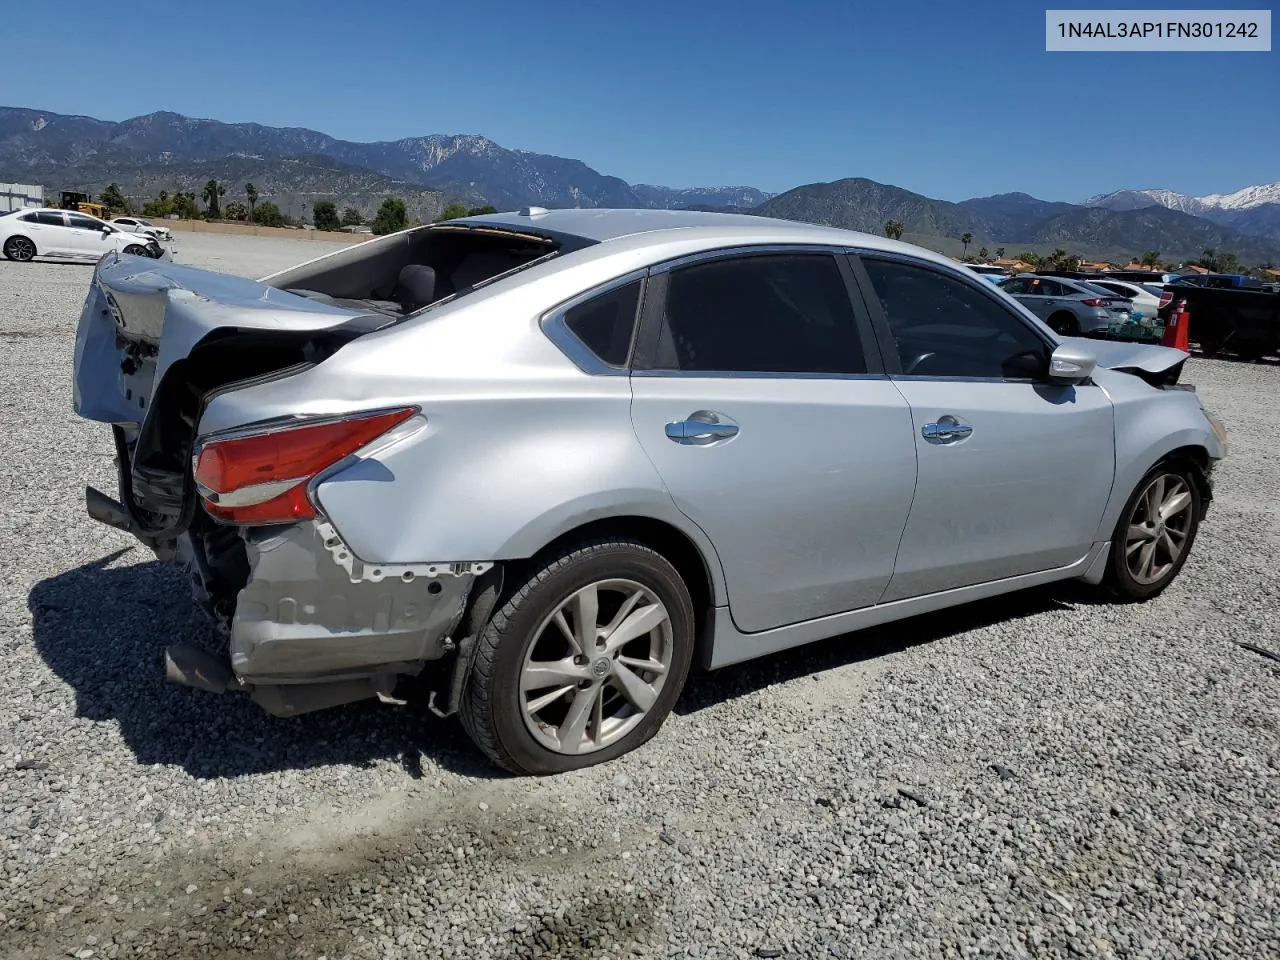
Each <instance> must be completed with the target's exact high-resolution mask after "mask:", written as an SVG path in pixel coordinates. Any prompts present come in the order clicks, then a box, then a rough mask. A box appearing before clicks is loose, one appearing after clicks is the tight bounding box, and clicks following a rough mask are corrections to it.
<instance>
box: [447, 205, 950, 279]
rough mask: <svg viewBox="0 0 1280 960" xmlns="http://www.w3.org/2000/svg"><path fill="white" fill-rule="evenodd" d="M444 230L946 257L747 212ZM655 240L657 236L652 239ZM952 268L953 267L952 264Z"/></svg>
mask: <svg viewBox="0 0 1280 960" xmlns="http://www.w3.org/2000/svg"><path fill="white" fill-rule="evenodd" d="M446 223H447V224H448V225H458V224H469V225H474V226H492V227H502V228H505V229H508V230H520V231H524V232H530V233H537V232H539V231H546V232H548V233H559V234H568V235H571V236H576V237H580V238H582V239H584V240H589V241H592V242H595V243H608V242H609V241H612V240H620V239H622V238H624V237H635V236H637V235H638V234H658V233H670V234H671V235H672V236H671V239H676V232H677V231H679V236H680V237H681V238H688V239H693V238H694V236H693V235H696V234H698V233H700V232H705V233H706V234H707V235H709V236H710V235H723V234H724V233H725V232H726V231H728V232H732V233H733V234H734V236H735V238H737V241H738V242H742V243H771V242H772V243H813V244H831V245H837V246H846V247H848V246H856V247H861V248H863V249H871V250H884V251H889V252H900V253H911V254H913V255H916V256H923V257H927V258H928V259H933V260H938V261H939V262H943V263H950V261H948V260H947V258H946V257H943V256H942V255H941V254H937V253H934V252H933V251H931V250H925V249H923V248H921V247H917V246H914V245H912V244H908V243H902V242H900V241H897V240H890V239H888V238H887V237H879V236H876V235H875V234H870V233H859V232H857V231H855V230H842V229H839V228H836V227H826V226H821V225H818V224H813V223H801V222H800V221H797V220H776V219H774V218H772V217H757V216H753V215H751V214H745V213H715V212H711V211H701V210H623V209H587V210H583V209H574V210H544V209H543V208H540V207H533V208H525V209H524V210H521V211H518V212H512V213H491V214H483V215H480V216H475V217H461V218H459V219H457V220H449V221H446ZM652 239H654V240H655V241H656V240H658V239H659V238H658V237H654V238H652ZM952 265H954V264H952Z"/></svg>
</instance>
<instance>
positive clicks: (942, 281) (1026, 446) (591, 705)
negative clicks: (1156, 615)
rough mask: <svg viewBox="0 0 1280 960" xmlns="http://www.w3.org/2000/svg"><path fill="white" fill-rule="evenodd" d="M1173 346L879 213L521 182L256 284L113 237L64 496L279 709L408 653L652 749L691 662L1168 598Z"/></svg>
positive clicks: (1178, 405) (1197, 430)
mask: <svg viewBox="0 0 1280 960" xmlns="http://www.w3.org/2000/svg"><path fill="white" fill-rule="evenodd" d="M1186 359H1187V355H1186V354H1185V353H1182V352H1180V351H1177V350H1172V349H1167V348H1163V347H1153V346H1137V345H1133V344H1122V343H1107V342H1091V341H1085V340H1077V339H1069V338H1063V337H1061V336H1059V335H1057V334H1055V333H1054V332H1053V331H1052V330H1050V329H1049V328H1048V327H1047V326H1046V325H1045V324H1044V323H1042V322H1041V321H1040V320H1038V319H1037V318H1036V317H1035V316H1034V315H1032V314H1031V313H1030V312H1028V311H1027V310H1026V309H1025V308H1023V307H1022V306H1020V305H1019V304H1018V303H1017V302H1016V301H1015V300H1014V299H1012V298H1010V297H1009V296H1007V295H1006V294H1004V293H1002V292H1001V291H999V290H998V289H996V288H995V286H994V285H993V284H991V283H989V282H987V281H986V280H984V279H982V278H981V277H978V276H976V275H975V274H974V273H973V272H972V271H969V270H966V269H964V268H963V267H960V266H957V265H955V264H953V263H952V262H950V261H948V260H947V259H946V258H944V257H941V256H938V255H936V254H933V253H930V252H928V251H926V250H923V249H920V248H918V247H914V246H910V245H908V244H904V243H898V242H895V241H892V240H886V239H885V238H882V237H874V236H869V235H865V234H858V233H850V232H846V231H841V230H835V229H829V228H824V227H817V226H809V225H805V224H800V223H791V222H781V221H773V220H767V219H763V218H758V217H751V216H730V215H717V214H706V213H694V212H670V211H652V210H649V211H608V210H563V211H550V212H548V211H546V210H541V209H538V208H533V209H527V210H524V211H521V212H519V213H508V214H495V215H491V216H482V217H472V218H468V219H463V220H455V221H449V222H447V223H442V224H435V225H429V226H424V227H417V228H413V229H411V230H407V231H405V232H403V233H399V234H395V235H392V236H388V237H382V238H378V239H375V240H372V241H368V242H366V243H362V244H359V245H356V246H353V247H350V248H347V249H344V250H342V251H339V252H337V253H334V254H330V255H328V256H324V257H321V258H320V259H317V260H314V261H312V262H310V263H306V264H303V265H301V266H299V267H295V268H292V269H290V270H286V271H284V272H283V273H280V274H276V275H273V276H271V277H267V278H265V279H264V280H262V281H250V280H242V279H237V278H233V277H229V276H223V275H219V274H211V273H207V272H204V271H199V270H195V269H192V268H188V267H181V266H175V265H171V264H160V265H157V264H156V263H154V262H146V263H143V262H141V261H138V260H135V259H132V258H115V257H113V256H108V257H106V258H104V260H103V262H102V263H100V264H99V266H98V268H97V270H96V271H95V275H94V279H93V284H92V290H91V292H90V296H89V298H88V301H87V303H86V305H85V309H84V313H83V316H82V318H81V321H80V326H79V331H78V335H77V341H76V356H75V408H76V410H77V411H78V413H79V414H80V415H81V416H82V417H85V418H87V419H89V420H95V421H100V422H102V423H104V424H110V425H111V429H112V432H113V435H114V442H115V445H116V450H117V454H118V463H119V471H120V477H119V480H120V482H119V486H118V490H117V491H116V492H115V495H114V496H111V495H108V494H105V493H101V492H99V491H97V490H93V489H89V491H88V509H89V513H90V514H91V515H92V516H93V517H95V518H96V519H98V520H100V521H103V522H105V523H108V524H111V525H113V526H115V527H118V528H120V529H123V530H127V531H129V532H131V533H132V534H133V535H134V536H136V537H137V538H138V539H139V540H140V541H142V542H143V543H144V544H146V545H147V546H149V547H150V548H152V549H153V550H155V552H156V553H157V554H158V555H159V556H161V557H168V558H174V559H176V560H178V561H180V562H182V563H184V564H185V565H186V567H187V570H188V571H189V573H190V576H191V579H192V581H193V583H194V584H195V587H196V595H197V598H198V599H199V601H200V602H201V603H202V604H203V605H204V606H205V607H206V609H207V610H208V611H209V612H210V613H211V615H212V616H213V617H214V618H215V620H216V622H217V623H218V624H220V625H221V627H222V628H223V629H224V631H225V636H226V650H225V652H224V653H222V654H220V655H217V656H213V655H211V654H209V653H206V652H202V651H200V650H197V649H195V648H194V647H191V646H187V645H183V644H178V645H175V646H173V647H171V648H170V649H169V651H168V654H167V670H168V674H169V676H170V677H171V678H172V679H174V680H175V681H178V682H180V683H184V684H187V685H189V686H193V687H200V688H202V689H205V690H210V691H216V692H223V691H233V690H234V691H241V692H243V693H246V694H248V695H249V696H251V697H252V698H253V699H254V700H256V701H257V702H258V703H259V704H261V705H262V706H263V707H265V708H266V709H268V710H270V711H272V712H273V713H276V714H280V715H291V714H296V713H301V712H304V711H307V710H314V709H318V708H322V707H327V706H333V705H336V704H340V703H345V702H349V701H352V700H357V699H360V698H364V697H375V696H376V697H380V698H382V699H383V700H386V701H392V702H394V701H398V700H399V699H401V694H402V693H403V687H400V688H399V689H398V688H397V682H398V681H399V680H400V679H402V678H404V677H406V676H413V675H417V674H419V673H424V676H425V677H427V678H429V679H430V682H431V689H432V690H433V691H434V692H433V693H432V696H431V700H430V702H431V704H432V706H433V707H434V708H435V709H436V710H437V712H439V713H441V714H450V713H453V712H455V711H456V712H458V713H459V714H460V715H461V719H462V721H463V724H464V725H465V727H466V729H467V730H468V731H469V732H470V734H471V735H472V737H473V738H474V740H475V742H476V743H477V744H478V745H479V747H480V748H481V749H482V750H483V751H484V752H485V753H486V754H487V755H488V756H489V757H490V758H491V759H492V760H493V761H494V762H495V763H497V764H499V765H501V766H503V767H506V768H508V769H510V770H514V771H519V772H524V773H533V774H546V773H554V772H558V771H563V770H569V769H573V768H576V767H582V766H586V765H589V764H593V763H598V762H600V761H603V760H608V759H610V758H612V757H616V756H618V755H620V754H622V753H625V752H627V751H629V750H632V749H633V748H635V747H637V746H639V745H640V744H642V743H644V742H645V741H646V740H647V739H648V738H650V737H652V736H653V735H654V734H655V733H656V732H657V730H658V728H659V726H660V725H661V724H662V722H663V720H664V719H665V718H666V716H667V715H668V714H669V712H670V711H671V709H672V706H673V704H674V703H675V701H676V699H677V697H678V696H679V695H680V691H681V689H682V687H683V686H684V685H685V681H686V678H687V677H688V675H689V673H690V670H691V668H692V667H693V666H694V665H695V664H698V665H700V666H702V667H705V668H711V669H714V668H718V667H723V666H725V665H727V664H733V663H737V662H740V661H744V660H748V659H750V658H753V657H759V656H763V655H767V654H770V653H773V652H775V651H778V650H783V649H786V648H788V647H794V646H796V645H798V644H804V643H808V642H810V641H814V640H819V639H822V638H826V637H833V636H836V635H840V634H846V633H849V632H851V631H855V630H858V629H860V628H863V627H868V626H872V625H875V624H881V623H885V622H887V621H892V620H897V619H900V618H903V617H909V616H912V615H915V614H918V613H923V612H926V611H932V610H937V609H940V608H943V607H948V606H952V605H955V604H960V603H964V602H967V601H970V600H976V599H979V598H983V597H991V596H994V595H997V594H1003V593H1008V592H1010V591H1014V590H1020V589H1023V588H1025V587H1031V586H1034V585H1037V584H1045V583H1049V582H1053V581H1060V580H1082V581H1084V582H1086V583H1090V584H1097V585H1100V586H1101V587H1103V588H1105V589H1107V590H1109V591H1110V593H1111V595H1112V596H1113V597H1115V598H1117V599H1119V600H1127V601H1140V600H1145V599H1147V598H1149V597H1152V596H1155V595H1156V594H1158V593H1159V592H1160V591H1161V590H1163V589H1164V588H1165V587H1167V586H1168V584H1169V583H1170V581H1172V580H1173V578H1174V577H1175V576H1177V574H1178V571H1179V570H1180V569H1181V568H1182V565H1183V563H1184V562H1185V561H1186V559H1187V554H1188V552H1189V551H1190V550H1191V548H1192V544H1193V542H1194V541H1195V537H1196V530H1197V527H1198V525H1199V523H1200V521H1201V518H1202V516H1203V515H1204V512H1205V508H1206V505H1207V504H1208V502H1209V500H1210V498H1211V496H1212V486H1211V473H1212V470H1213V467H1214V464H1215V463H1216V462H1217V461H1218V460H1219V459H1220V458H1221V457H1222V456H1224V454H1225V449H1226V448H1225V434H1224V432H1223V430H1222V428H1221V426H1220V425H1219V424H1218V423H1217V422H1216V421H1215V420H1214V419H1213V418H1212V417H1211V416H1210V415H1209V414H1208V413H1207V412H1206V411H1205V410H1204V409H1203V407H1202V406H1201V404H1200V402H1199V400H1198V398H1197V396H1196V393H1195V391H1194V390H1193V389H1191V388H1188V387H1185V386H1183V385H1181V384H1178V383H1177V381H1178V379H1179V375H1180V372H1181V370H1182V367H1183V364H1184V362H1185V360H1186ZM104 642H105V641H104Z"/></svg>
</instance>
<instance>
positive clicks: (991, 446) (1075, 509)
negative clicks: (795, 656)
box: [854, 254, 1115, 602]
mask: <svg viewBox="0 0 1280 960" xmlns="http://www.w3.org/2000/svg"><path fill="white" fill-rule="evenodd" d="M854 266H855V273H856V275H857V276H858V277H859V279H860V280H861V281H862V283H863V286H864V291H865V293H866V296H867V301H868V307H869V308H870V310H871V312H872V318H873V322H874V323H875V325H876V329H877V332H878V334H879V335H880V337H881V340H882V342H883V344H884V348H883V350H882V352H883V353H884V354H885V358H886V359H885V362H886V364H887V365H889V366H890V368H891V378H892V380H893V383H894V385H895V386H897V387H898V389H899V390H901V391H902V395H903V396H904V397H905V398H906V400H907V402H908V403H909V404H910V407H911V415H912V431H913V441H914V444H915V448H916V455H917V458H918V463H919V467H918V475H917V480H916V493H915V499H914V502H913V504H912V507H911V513H910V516H909V517H908V519H907V526H906V529H905V530H904V531H903V535H902V543H901V546H900V547H899V549H898V556H897V562H896V564H895V567H894V574H893V579H892V581H891V582H890V584H889V587H888V589H887V590H886V591H885V593H884V595H883V597H882V598H881V599H882V602H888V601H893V600H901V599H904V598H906V597H914V596H921V595H925V594H930V593H936V592H938V591H942V590H950V589H953V588H956V587H964V586H968V585H970V584H977V583H985V582H989V581H994V580H1001V579H1004V578H1006V577H1015V576H1019V575H1021V574H1028V573H1035V572H1038V571H1043V570H1050V569H1053V568H1056V567H1062V566H1066V565H1068V564H1071V563H1074V562H1076V561H1078V560H1080V559H1081V558H1082V557H1084V556H1085V554H1086V553H1087V552H1088V551H1089V549H1090V547H1092V545H1093V542H1094V540H1093V538H1094V535H1095V533H1096V532H1097V529H1098V524H1099V523H1100V522H1101V519H1102V513H1103V510H1104V509H1105V507H1106V504H1107V499H1108V497H1109V496H1110V493H1111V483H1112V479H1113V476H1114V473H1115V446H1114V439H1113V423H1112V417H1113V414H1112V407H1111V401H1110V400H1109V399H1108V397H1107V396H1106V394H1105V393H1104V392H1103V391H1102V389H1101V388H1100V387H1097V386H1095V385H1093V384H1085V385H1081V386H1057V385H1053V384H1050V383H1048V382H1047V381H1046V380H1045V379H1044V373H1045V372H1046V371H1047V368H1048V358H1049V354H1050V353H1051V352H1052V349H1053V346H1054V344H1053V343H1052V342H1051V341H1050V340H1049V339H1048V338H1047V337H1045V336H1044V335H1043V334H1041V333H1040V332H1039V331H1038V330H1036V329H1035V328H1034V326H1033V325H1032V324H1031V323H1029V322H1027V321H1026V320H1025V319H1024V318H1023V317H1022V316H1021V315H1019V314H1018V313H1017V312H1016V311H1015V310H1013V309H1011V308H1010V307H1009V305H1008V304H1006V303H1004V302H1003V301H1002V300H1001V299H1000V298H998V297H995V296H992V295H991V293H990V291H988V290H985V289H983V288H982V287H981V285H979V284H976V283H974V282H972V281H970V280H968V279H967V278H964V277H961V276H958V275H957V274H955V273H954V272H953V271H950V270H948V269H945V268H943V267H940V266H936V265H934V264H931V263H927V262H924V261H918V260H913V259H909V258H895V257H890V256H888V255H884V256H881V255H872V254H866V255H864V256H862V257H860V258H857V259H855V261H854Z"/></svg>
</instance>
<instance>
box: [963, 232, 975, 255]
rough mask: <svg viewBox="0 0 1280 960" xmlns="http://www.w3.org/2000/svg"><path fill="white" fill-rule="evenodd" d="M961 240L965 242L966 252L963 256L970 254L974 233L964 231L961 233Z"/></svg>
mask: <svg viewBox="0 0 1280 960" xmlns="http://www.w3.org/2000/svg"><path fill="white" fill-rule="evenodd" d="M960 242H961V243H963V244H964V253H963V254H961V256H968V254H969V244H971V243H973V234H972V233H962V234H961V235H960Z"/></svg>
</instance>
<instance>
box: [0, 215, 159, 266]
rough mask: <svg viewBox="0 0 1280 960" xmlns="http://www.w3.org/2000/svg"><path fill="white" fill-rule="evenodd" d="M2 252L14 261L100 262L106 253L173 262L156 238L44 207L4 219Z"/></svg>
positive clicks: (0, 233)
mask: <svg viewBox="0 0 1280 960" xmlns="http://www.w3.org/2000/svg"><path fill="white" fill-rule="evenodd" d="M0 251H3V253H4V255H5V256H6V257H7V258H9V259H10V260H20V261H26V260H32V259H34V258H35V257H62V258H66V259H69V260H97V259H98V258H99V257H101V256H102V255H103V254H104V253H109V252H113V251H114V252H116V253H128V254H132V255H134V256H139V257H151V258H152V259H157V260H158V259H162V258H165V259H170V256H169V253H168V251H167V250H165V249H164V248H163V247H162V246H161V245H160V242H159V241H158V240H156V238H155V237H151V236H147V235H144V234H138V233H129V232H127V231H124V230H121V229H120V228H119V227H113V226H112V225H111V224H109V223H107V222H106V221H105V220H99V219H98V218H97V217H91V216H89V215H88V214H87V213H76V212H75V211H71V210H55V209H53V208H47V207H42V208H38V209H35V210H20V211H16V212H14V213H8V214H5V215H3V216H0Z"/></svg>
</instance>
